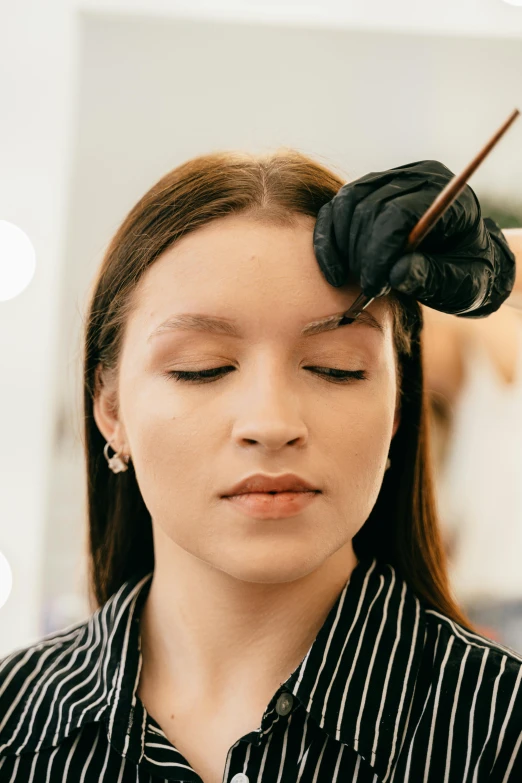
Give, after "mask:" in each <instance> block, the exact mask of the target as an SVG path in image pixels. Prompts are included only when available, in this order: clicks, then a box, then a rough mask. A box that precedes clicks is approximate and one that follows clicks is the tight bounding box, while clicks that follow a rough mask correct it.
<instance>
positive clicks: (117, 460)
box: [103, 441, 130, 473]
mask: <svg viewBox="0 0 522 783" xmlns="http://www.w3.org/2000/svg"><path fill="white" fill-rule="evenodd" d="M109 445H110V443H109V441H107V443H106V444H105V448H104V449H103V454H104V456H105V459H106V460H107V462H108V463H109V468H110V469H111V470H112V472H113V473H124V472H125V471H126V470H128V469H129V467H128V465H127V464H126V463H127V462H128V461H129V459H130V455H129V454H124V455H123V457H122V456H120V452H118V453H117V454H114V456H112V457H109V454H108V451H109Z"/></svg>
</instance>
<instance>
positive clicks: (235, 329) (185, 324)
mask: <svg viewBox="0 0 522 783" xmlns="http://www.w3.org/2000/svg"><path fill="white" fill-rule="evenodd" d="M347 309H348V308H347ZM345 312H346V310H342V311H341V312H340V313H334V314H333V315H328V316H325V317H324V318H321V319H317V320H315V321H311V322H310V323H309V324H307V325H306V326H304V327H303V329H302V330H301V335H303V336H305V337H308V336H309V335H312V334H321V332H329V331H331V330H333V329H335V328H339V329H342V328H343V327H344V326H351V325H352V324H349V323H347V324H342V326H339V327H336V324H337V322H338V321H339V319H340V318H341V316H343V315H344V313H345ZM354 323H356V324H361V325H364V326H370V327H371V328H373V329H378V330H379V331H380V332H384V329H383V326H382V324H381V323H379V321H378V320H377V319H376V318H375V317H374V316H373V315H372V314H371V313H370V312H368V310H363V311H362V312H361V313H360V314H359V315H358V316H357V319H356V320H355V322H354ZM174 330H181V331H190V332H192V331H194V332H209V333H210V334H225V335H228V336H229V337H240V338H241V337H243V336H244V335H243V333H242V331H241V329H240V328H239V326H238V324H237V321H236V320H235V319H233V318H218V317H217V316H211V315H203V314H201V313H178V314H177V315H172V316H170V317H169V318H167V320H166V321H163V322H162V323H161V324H160V325H159V326H157V327H156V328H155V329H154V330H153V331H152V332H151V333H150V335H149V336H148V338H147V342H149V340H151V339H152V338H153V337H155V336H157V335H159V334H163V333H165V332H170V331H174Z"/></svg>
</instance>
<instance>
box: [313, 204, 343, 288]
mask: <svg viewBox="0 0 522 783" xmlns="http://www.w3.org/2000/svg"><path fill="white" fill-rule="evenodd" d="M313 242H314V253H315V257H316V258H317V261H318V264H319V267H320V269H321V272H322V273H323V275H324V277H325V278H326V280H327V281H328V282H329V283H330V285H333V286H335V287H336V288H339V287H340V286H342V285H345V284H346V282H347V281H348V262H347V261H346V260H344V259H343V255H342V254H341V252H340V250H339V247H338V244H337V239H336V237H335V230H334V223H333V207H332V201H328V202H327V203H326V204H324V205H323V206H322V207H321V209H320V210H319V212H318V213H317V218H316V221H315V226H314V234H313Z"/></svg>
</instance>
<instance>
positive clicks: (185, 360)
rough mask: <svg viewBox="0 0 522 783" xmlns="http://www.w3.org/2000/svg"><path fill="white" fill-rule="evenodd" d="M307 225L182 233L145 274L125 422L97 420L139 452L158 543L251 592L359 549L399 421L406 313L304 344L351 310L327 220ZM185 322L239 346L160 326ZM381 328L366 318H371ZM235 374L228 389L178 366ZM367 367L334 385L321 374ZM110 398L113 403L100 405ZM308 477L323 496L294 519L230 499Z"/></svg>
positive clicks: (240, 225)
mask: <svg viewBox="0 0 522 783" xmlns="http://www.w3.org/2000/svg"><path fill="white" fill-rule="evenodd" d="M296 220H297V225H296V226H295V227H281V226H277V225H271V224H270V223H261V222H259V221H256V220H254V219H252V218H248V217H245V216H241V215H240V216H235V215H234V216H228V217H226V218H223V219H220V220H218V221H215V222H213V223H211V224H208V225H206V226H204V227H203V228H201V229H198V230H197V231H195V232H193V233H191V234H189V235H187V236H185V237H183V238H182V239H181V240H180V241H179V242H178V243H177V244H176V245H175V246H173V247H172V248H170V249H169V250H167V251H166V252H165V253H163V254H162V256H161V257H160V258H159V259H158V260H157V261H156V262H155V263H154V265H153V266H151V267H150V269H149V270H148V271H147V272H146V274H145V275H144V277H143V278H142V280H141V281H140V284H139V288H138V290H137V291H136V295H137V298H136V302H137V306H136V309H135V311H134V312H133V314H132V315H131V316H130V318H129V321H128V323H127V328H126V331H125V336H124V342H123V349H122V356H121V365H120V374H119V379H118V396H119V404H120V409H119V419H117V420H116V419H111V418H110V414H109V413H108V410H107V408H106V406H105V405H104V404H103V403H101V402H100V398H98V399H97V401H96V404H95V418H96V422H97V424H98V426H99V428H100V430H101V431H102V432H103V434H104V436H105V437H106V438H107V439H114V441H115V443H117V444H118V446H120V447H121V446H123V447H124V449H125V452H126V453H130V455H131V458H132V461H133V463H134V469H135V473H136V477H137V481H138V484H139V487H140V490H141V493H142V495H143V499H144V501H145V504H146V506H147V508H148V510H149V512H150V514H151V517H152V520H153V525H154V528H155V533H158V532H159V533H160V534H161V538H162V539H168V542H167V543H168V546H170V545H171V543H172V545H173V546H174V548H177V547H180V548H181V549H182V550H185V551H186V552H188V553H190V554H191V555H193V556H195V557H197V558H199V559H200V560H202V561H204V562H206V563H208V564H210V565H211V566H213V567H214V568H216V569H219V570H221V571H224V572H226V573H228V574H230V575H232V576H233V577H235V578H237V579H240V580H244V581H249V582H259V583H261V582H264V583H276V582H287V581H291V580H294V579H298V578H300V577H303V576H305V575H307V574H308V573H310V572H312V571H314V570H315V569H317V568H318V567H320V566H321V565H323V564H324V563H325V561H326V560H327V559H328V558H329V557H330V556H331V555H333V554H334V553H335V552H337V551H338V550H339V549H340V548H341V547H343V546H344V547H350V542H351V539H352V538H353V536H354V535H355V533H357V531H358V530H359V529H360V528H361V526H362V525H363V524H364V522H365V520H366V519H367V517H368V515H369V513H370V511H371V509H372V507H373V506H374V504H375V501H376V499H377V496H378V494H379V490H380V487H381V484H382V481H383V477H384V471H385V465H386V459H387V456H388V451H389V447H390V442H391V439H392V437H393V435H394V434H395V431H396V429H397V427H398V424H399V418H398V411H396V402H397V386H396V370H395V357H394V349H393V339H392V315H391V312H389V310H388V308H387V305H386V304H385V303H384V302H383V301H382V300H381V299H377V300H375V301H374V302H373V303H372V304H371V305H370V307H369V308H367V311H368V312H369V313H371V314H372V315H373V316H374V318H375V319H376V321H377V322H378V324H380V326H381V327H382V329H379V328H376V327H375V326H371V325H369V324H368V323H366V322H364V321H363V319H361V321H360V322H359V321H356V322H355V323H353V324H351V325H347V326H343V327H341V328H338V329H334V330H331V331H327V332H323V333H321V334H315V335H308V336H303V335H301V334H300V332H301V330H302V329H303V328H304V327H305V326H306V325H307V324H309V323H310V322H312V321H315V320H320V319H322V318H324V317H326V316H329V315H332V314H334V313H339V312H341V311H343V310H347V309H348V307H349V306H350V304H351V303H352V302H353V300H354V299H355V297H356V296H357V295H358V293H360V289H358V288H355V287H352V286H343V287H342V288H334V287H333V286H331V285H330V284H329V283H327V282H326V280H325V279H324V277H323V275H322V273H321V271H320V269H319V266H318V263H317V260H316V258H315V255H314V250H313V228H314V223H315V221H314V220H313V219H312V218H307V217H306V216H302V217H301V216H300V217H298V218H297V219H296ZM182 313H184V314H186V313H188V314H191V315H194V314H203V315H206V316H213V317H215V318H225V319H228V320H229V321H230V322H235V325H236V327H237V330H238V335H237V336H235V335H232V334H221V333H211V332H208V331H199V330H198V331H195V330H192V329H188V328H186V329H182V328H179V327H178V328H174V327H172V328H167V327H162V328H161V329H158V327H159V326H160V325H161V324H163V322H165V321H166V320H167V319H170V318H174V317H179V316H180V315H181V314H182ZM364 320H367V319H364ZM218 367H227V368H228V369H227V370H226V371H225V374H224V375H222V376H221V377H218V378H217V379H215V380H210V381H207V382H204V383H199V384H198V383H193V382H187V381H180V380H175V378H174V377H173V376H170V375H169V373H170V372H171V371H174V370H182V371H184V372H186V371H197V370H208V369H211V368H218ZM325 368H326V371H327V372H328V369H332V368H335V369H342V370H351V371H363V372H364V374H365V376H366V377H365V379H363V380H358V379H356V378H351V379H348V381H346V382H340V381H337V380H332V379H331V378H329V377H327V376H326V375H322V374H321V371H323V372H324V370H325ZM102 397H103V395H102ZM258 472H259V473H270V474H282V473H296V474H298V475H299V476H301V477H303V478H305V479H307V480H308V481H309V482H310V483H311V484H312V485H313V486H314V487H316V488H317V489H319V490H320V494H317V495H315V497H314V499H313V500H312V502H311V503H310V504H309V505H308V506H306V507H305V508H303V509H302V510H301V511H298V512H297V513H296V514H295V515H294V516H290V517H286V518H279V519H274V518H270V519H254V518H252V517H251V516H248V515H246V514H245V513H244V511H242V510H241V509H240V508H238V507H236V505H235V504H233V503H231V502H230V501H229V500H226V499H225V498H224V497H223V495H226V494H227V491H229V490H230V488H231V487H232V486H233V485H234V484H236V483H237V482H238V481H240V480H241V479H243V478H245V477H246V476H248V475H250V474H252V473H258Z"/></svg>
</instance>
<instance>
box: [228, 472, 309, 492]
mask: <svg viewBox="0 0 522 783" xmlns="http://www.w3.org/2000/svg"><path fill="white" fill-rule="evenodd" d="M311 491H312V492H320V491H321V490H319V489H318V488H317V487H316V486H314V485H313V484H312V483H310V482H309V481H307V480H306V479H304V478H302V477H301V476H297V475H296V474H295V473H285V474H282V475H280V476H270V475H268V474H266V473H255V474H252V475H251V476H247V477H246V478H244V479H243V480H242V481H240V482H238V483H237V484H235V485H234V486H233V487H231V488H230V489H229V490H227V491H226V493H224V495H223V497H231V496H233V495H245V494H249V493H254V492H265V493H270V492H311Z"/></svg>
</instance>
